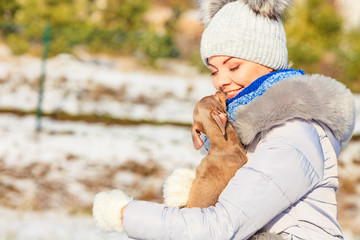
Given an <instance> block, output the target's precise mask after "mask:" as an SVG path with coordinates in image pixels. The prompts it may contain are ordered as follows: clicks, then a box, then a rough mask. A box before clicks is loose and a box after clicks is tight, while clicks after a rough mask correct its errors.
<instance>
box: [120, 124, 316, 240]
mask: <svg viewBox="0 0 360 240" xmlns="http://www.w3.org/2000/svg"><path fill="white" fill-rule="evenodd" d="M322 173H323V154H322V150H321V145H320V142H319V136H318V134H317V132H316V130H315V128H314V127H313V126H312V125H311V124H309V123H306V122H303V121H289V122H287V123H285V124H283V125H281V126H279V127H276V128H273V129H272V130H271V131H270V132H268V133H267V134H266V135H265V136H264V137H263V138H262V139H261V140H260V142H259V143H258V144H257V146H256V149H255V150H254V152H253V153H252V154H249V162H248V163H247V164H246V165H245V166H244V167H242V168H241V169H239V170H238V172H237V173H236V175H235V176H234V177H233V178H232V179H231V180H230V182H229V184H228V186H227V187H226V188H225V190H224V191H223V193H222V194H221V195H220V197H219V201H218V203H217V204H216V205H215V207H208V208H204V209H199V208H192V209H185V208H184V209H178V208H170V207H166V206H165V205H162V204H156V203H151V202H144V201H132V202H130V203H129V204H128V206H127V208H126V209H125V212H124V228H125V231H126V233H127V234H128V236H129V237H131V238H136V239H246V238H248V237H249V236H251V235H253V234H254V233H255V232H256V231H257V230H259V229H260V228H262V227H263V226H264V225H265V224H267V223H268V222H270V221H271V220H272V219H273V218H274V217H276V216H277V215H278V214H280V213H281V212H283V211H285V210H286V209H287V208H288V207H289V206H291V205H292V204H294V203H296V202H297V201H298V200H299V199H300V198H301V197H302V196H304V195H305V194H306V193H307V192H309V191H310V190H311V189H313V188H314V187H315V186H316V184H318V183H319V181H320V180H321V178H322Z"/></svg>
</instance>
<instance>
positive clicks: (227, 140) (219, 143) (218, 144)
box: [205, 123, 241, 151]
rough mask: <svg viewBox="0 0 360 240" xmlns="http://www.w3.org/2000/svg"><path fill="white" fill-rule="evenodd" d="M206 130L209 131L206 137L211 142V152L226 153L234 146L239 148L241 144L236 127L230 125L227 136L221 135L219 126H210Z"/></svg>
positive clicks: (226, 130) (228, 125) (227, 128)
mask: <svg viewBox="0 0 360 240" xmlns="http://www.w3.org/2000/svg"><path fill="white" fill-rule="evenodd" d="M209 128H210V129H209ZM205 129H206V128H205ZM206 130H208V131H206V136H207V138H208V139H209V141H210V149H209V151H214V150H215V151H226V150H227V149H229V148H233V147H234V146H235V147H239V145H240V144H241V143H240V140H239V138H238V135H237V133H236V131H235V129H234V127H233V126H232V125H231V124H229V123H227V126H226V128H225V135H223V134H222V133H221V131H220V129H219V128H218V127H217V126H208V128H207V129H206Z"/></svg>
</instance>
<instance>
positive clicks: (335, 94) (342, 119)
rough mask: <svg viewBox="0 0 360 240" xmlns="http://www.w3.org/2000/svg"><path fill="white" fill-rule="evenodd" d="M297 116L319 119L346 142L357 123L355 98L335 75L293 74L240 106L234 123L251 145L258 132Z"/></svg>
mask: <svg viewBox="0 0 360 240" xmlns="http://www.w3.org/2000/svg"><path fill="white" fill-rule="evenodd" d="M294 118H302V119H305V120H317V121H320V122H322V123H324V124H325V125H327V127H328V128H329V129H330V130H331V131H332V133H333V134H334V136H335V138H336V139H338V140H339V141H341V142H347V141H348V140H349V139H350V138H351V136H352V132H353V130H354V125H355V101H354V97H353V95H352V93H351V92H350V90H348V89H347V88H346V87H345V86H344V85H343V84H342V83H340V82H337V81H336V80H334V79H332V78H329V77H325V76H322V75H318V74H316V75H302V76H294V77H292V78H289V79H284V80H282V81H280V82H278V83H276V84H274V85H273V86H272V87H271V88H270V89H268V90H267V91H266V92H265V93H264V94H263V95H262V96H261V97H258V98H256V99H254V100H253V101H252V102H250V103H248V104H246V105H241V106H239V107H238V109H237V110H236V119H235V120H234V121H233V122H232V123H233V125H234V127H235V128H236V130H237V132H238V135H239V138H240V140H241V142H242V143H243V144H245V145H248V144H250V143H251V142H252V141H253V140H254V138H255V137H256V135H257V134H259V133H262V132H266V131H267V130H269V129H270V128H272V127H274V126H276V125H279V124H282V123H284V122H286V121H287V120H290V119H294Z"/></svg>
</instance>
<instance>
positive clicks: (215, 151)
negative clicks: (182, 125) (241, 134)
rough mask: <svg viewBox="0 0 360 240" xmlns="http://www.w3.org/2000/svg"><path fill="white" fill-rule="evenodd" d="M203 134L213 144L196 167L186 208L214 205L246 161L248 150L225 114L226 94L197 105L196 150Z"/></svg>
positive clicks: (194, 142) (205, 98)
mask: <svg viewBox="0 0 360 240" xmlns="http://www.w3.org/2000/svg"><path fill="white" fill-rule="evenodd" d="M200 133H204V134H205V135H206V136H207V138H208V139H209V141H210V145H211V146H210V149H209V152H208V154H207V156H206V157H204V158H203V159H202V161H201V163H200V165H199V166H198V167H197V168H196V178H195V179H194V181H193V182H192V185H191V189H190V195H189V198H188V201H187V204H186V205H185V207H187V208H190V207H200V208H205V207H209V206H214V205H215V203H216V202H217V201H218V198H219V195H220V194H221V192H222V191H223V190H224V188H225V187H226V185H227V184H228V182H229V180H230V179H231V178H232V177H233V176H234V175H235V173H236V171H237V170H238V169H239V168H240V167H242V166H243V165H244V164H245V163H246V162H247V157H246V155H245V150H244V148H243V147H242V145H241V143H240V141H239V138H238V135H237V133H236V131H235V129H234V127H233V126H232V125H231V123H230V121H229V118H228V115H227V113H226V96H225V95H224V94H223V93H221V92H217V93H216V94H215V95H211V96H207V97H204V98H203V99H201V100H200V101H199V102H198V103H197V105H196V106H195V109H194V123H193V126H192V129H191V136H192V140H193V144H194V147H195V148H196V149H199V148H201V147H202V145H203V144H204V143H203V141H202V140H201V138H200Z"/></svg>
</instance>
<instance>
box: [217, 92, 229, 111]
mask: <svg viewBox="0 0 360 240" xmlns="http://www.w3.org/2000/svg"><path fill="white" fill-rule="evenodd" d="M215 96H217V97H218V98H219V102H220V103H221V105H222V106H223V108H224V109H226V100H227V98H226V95H225V94H224V93H223V92H220V91H217V92H216V93H215Z"/></svg>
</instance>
